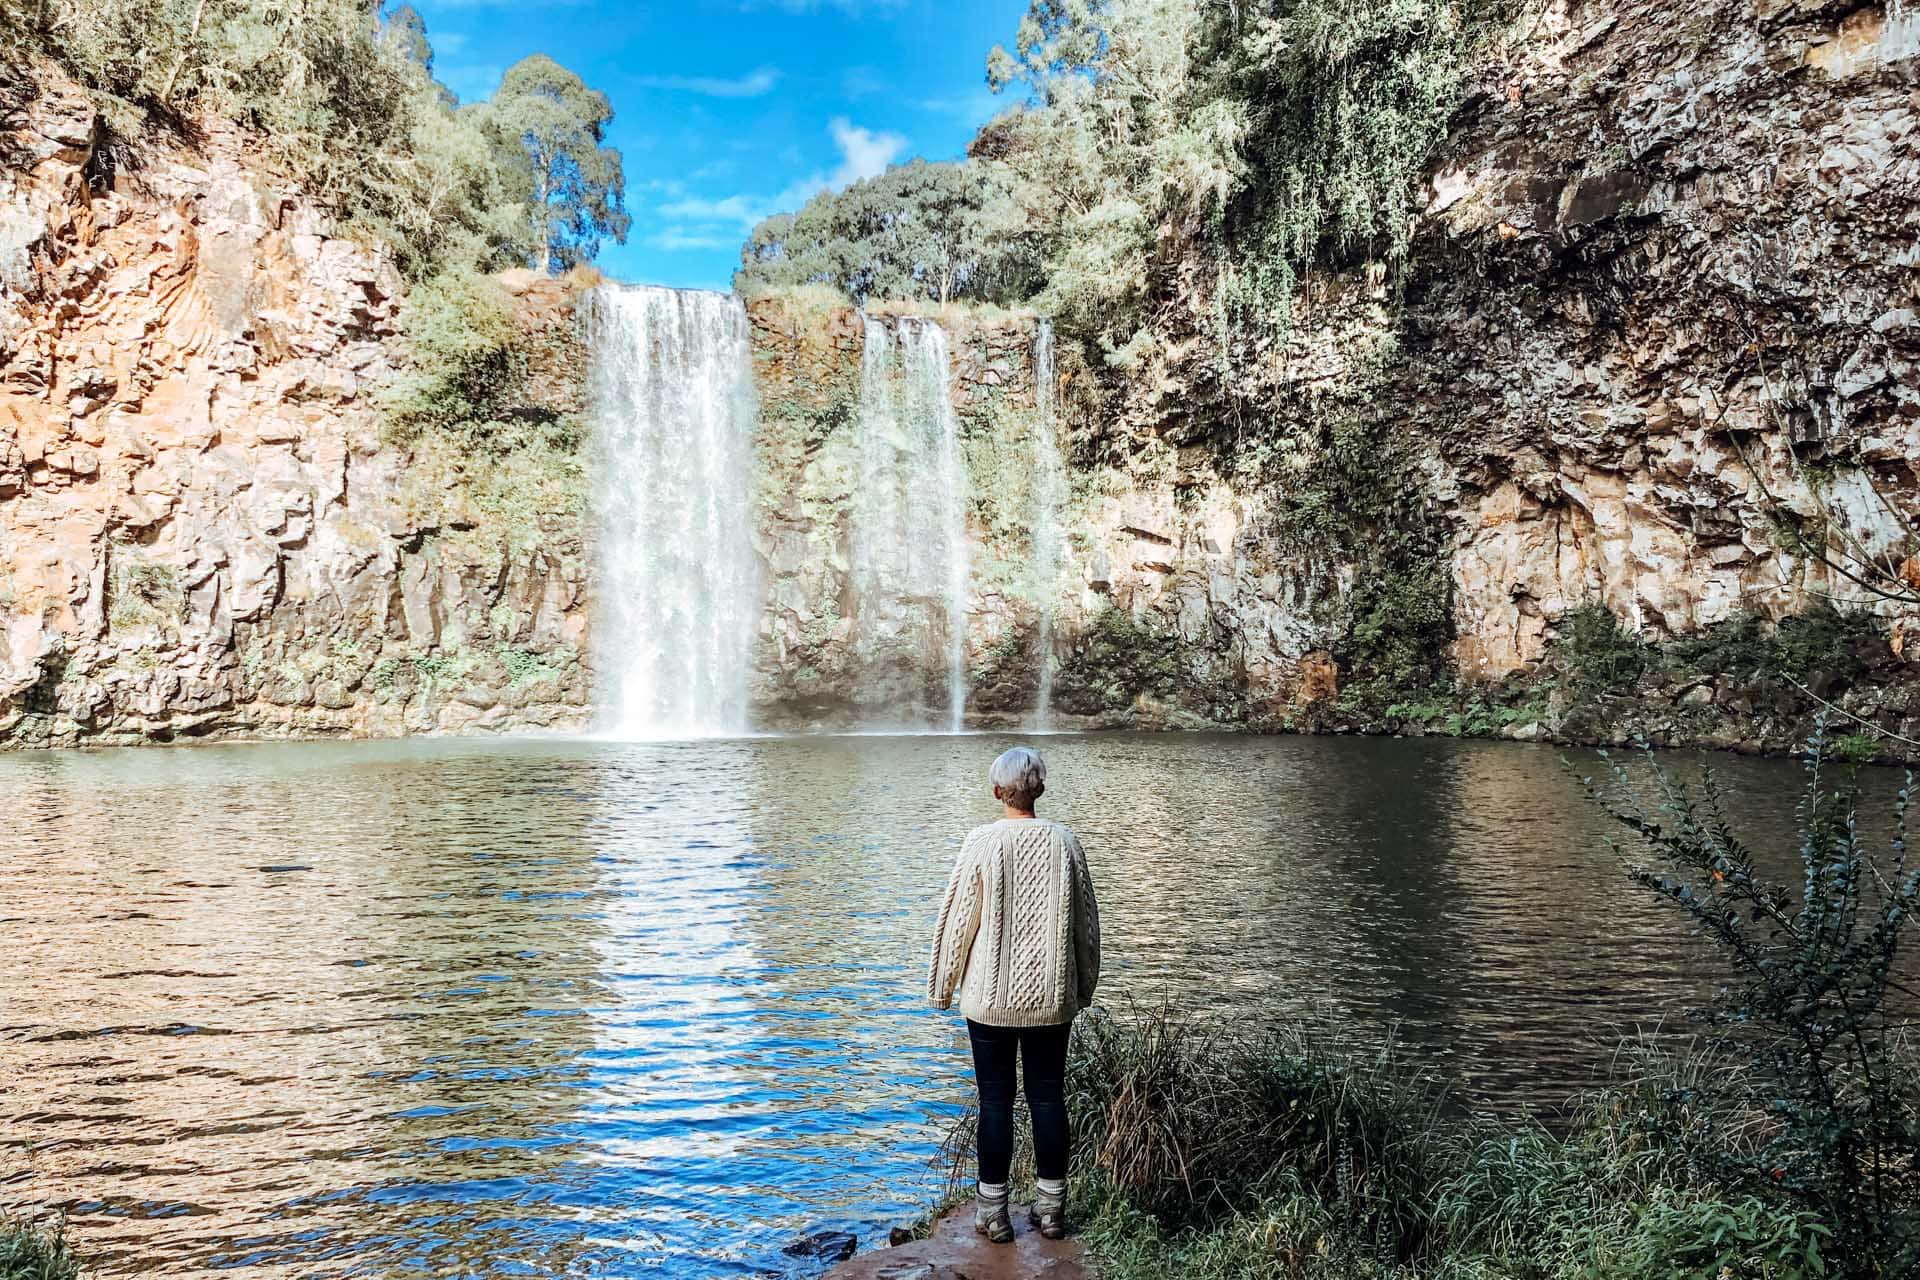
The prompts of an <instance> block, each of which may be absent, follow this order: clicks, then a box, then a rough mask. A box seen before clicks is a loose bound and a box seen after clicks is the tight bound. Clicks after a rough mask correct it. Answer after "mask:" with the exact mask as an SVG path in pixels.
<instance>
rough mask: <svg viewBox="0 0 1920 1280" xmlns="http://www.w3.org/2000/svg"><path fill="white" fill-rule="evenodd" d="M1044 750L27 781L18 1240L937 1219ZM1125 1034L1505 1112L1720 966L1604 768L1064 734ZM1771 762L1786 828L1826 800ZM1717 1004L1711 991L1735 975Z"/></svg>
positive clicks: (54, 766) (6, 892)
mask: <svg viewBox="0 0 1920 1280" xmlns="http://www.w3.org/2000/svg"><path fill="white" fill-rule="evenodd" d="M1004 745H1006V742H1005V741H1003V740H1002V739H999V738H997V737H991V736H974V737H924V738H913V737H895V738H885V737H870V738H830V739H802V740H779V739H761V740H748V741H738V742H727V741H717V742H715V741H709V742H703V743H698V744H687V745H645V746H642V745H628V744H615V743H550V742H549V743H524V742H523V743H471V742H459V743H454V742H446V743H420V744H361V745H318V746H250V747H230V748H226V747H222V748H200V749H191V750H189V749H180V750H149V751H144V752H104V753H98V754H77V753H49V754H39V755H15V756H9V757H0V812H5V813H6V814H8V815H9V816H10V818H11V821H10V822H9V823H8V824H7V825H6V828H5V829H4V830H0V927H3V928H4V934H3V935H0V936H4V938H5V942H6V945H5V947H4V948H3V949H0V1000H3V1001H4V1003H3V1004H0V1054H3V1055H4V1070H3V1071H0V1202H14V1203H20V1204H31V1205H38V1206H64V1207H65V1208H66V1209H67V1210H68V1211H69V1212H70V1213H71V1216H72V1224H73V1228H74V1231H75V1234H76V1236H77V1238H78V1240H79V1242H80V1244H81V1246H82V1247H83V1248H84V1249H85V1250H86V1251H87V1252H88V1253H89V1254H90V1255H92V1257H93V1258H94V1259H95V1260H96V1261H97V1262H98V1263H99V1264H100V1270H101V1273H102V1274H106V1275H136V1274H137V1275H185V1274H195V1273H201V1272H205V1271H209V1270H213V1269H219V1268H242V1269H245V1270H246V1272H247V1274H249V1275H262V1276H265V1275H274V1276H302V1277H307V1276H335V1275H375V1276H413V1275H421V1276H424V1275H444V1276H466V1275H474V1276H513V1275H634V1274H659V1275H671V1276H724V1275H753V1274H761V1273H763V1272H766V1271H772V1272H773V1273H775V1274H780V1273H782V1272H783V1271H784V1270H785V1269H787V1268H790V1267H791V1266H792V1265H793V1264H792V1262H791V1260H789V1259H784V1258H782V1256H781V1255H780V1253H779V1246H780V1245H782V1244H783V1243H785V1242H787V1241H788V1240H790V1239H791V1238H792V1237H793V1235H794V1234H795V1233H796V1232H798V1231H801V1230H803V1229H808V1228H813V1227H819V1226H826V1227H840V1228H848V1229H852V1230H855V1231H857V1232H859V1233H860V1234H861V1236H862V1237H863V1239H865V1240H868V1241H871V1240H872V1239H873V1237H874V1236H875V1235H876V1234H884V1231H885V1228H886V1227H887V1226H888V1225H890V1224H893V1223H895V1222H899V1221H902V1220H905V1219H908V1218H911V1217H913V1216H914V1215H915V1214H917V1213H918V1212H919V1210H920V1209H921V1208H922V1207H923V1205H924V1204H925V1203H926V1201H927V1200H928V1198H929V1197H930V1196H931V1195H932V1194H933V1193H934V1192H935V1190H936V1188H937V1184H938V1181H939V1178H940V1175H939V1174H938V1173H936V1172H935V1171H934V1170H932V1169H931V1168H930V1167H929V1161H930V1158H931V1157H932V1156H933V1154H934V1152H935V1149H936V1146H937V1144H938V1141H939V1138H940V1135H941V1132H942V1129H943V1127H944V1125H945V1124H946V1123H947V1122H948V1121H949V1119H950V1118H951V1117H952V1116H953V1115H954V1114H955V1113H956V1112H957V1110H958V1109H959V1107H960V1106H961V1104H962V1103H963V1101H964V1099H965V1096H966V1090H967V1087H968V1075H967V1067H968V1062H967V1058H966V1056H965V1049H964V1033H963V1030H962V1028H961V1026H960V1024H959V1023H958V1022H957V1021H956V1020H955V1019H953V1018H951V1017H947V1016H940V1015H935V1014H933V1013H930V1012H928V1011H927V1010H926V1009H925V1008H924V1007H923V998H922V984H923V969H922V966H923V956H922V951H923V947H924V943H925V939H926V936H927V933H928V929H929V927H930V924H931V915H932V909H933V906H934V903H935V899H936V896H937V893H938V890H939V888H940V886H941V884H942V882H943V881H944V878H945V875H946V871H947V867H948V864H949V861H950V859H951V858H952V857H953V855H954V852H955V850H956V846H957V839H958V836H959V834H960V833H961V832H962V831H963V830H964V829H965V828H966V827H968V826H969V825H971V824H972V823H975V822H978V821H982V820H985V819H986V818H988V817H990V816H992V815H991V813H990V802H988V800H987V799H986V797H985V796H984V795H983V790H984V787H983V785H982V778H983V775H984V771H985V767H986V764H987V762H988V761H989V760H990V759H991V758H992V756H993V754H994V753H995V752H997V751H999V750H1000V749H1001V748H1002V747H1003V746H1004ZM1044 747H1045V750H1046V752H1047V753H1048V755H1049V757H1050V759H1051V764H1052V769H1053V775H1054V779H1055V791H1056V794H1054V795H1050V796H1049V797H1048V802H1047V808H1048V811H1049V812H1050V813H1052V814H1054V815H1055V816H1058V817H1061V818H1063V819H1065V820H1067V821H1069V822H1071V823H1073V824H1074V825H1075V826H1076V827H1077V828H1078V829H1079V830H1080V832H1081V834H1082V836H1083V839H1084V841H1085V843H1086V845H1087V848H1088V850H1089V851H1090V854H1091V857H1092V860H1093V866H1094V870H1095V875H1096V877H1097V880H1098V884H1099V892H1100V901H1101V906H1102V909H1103V915H1104V922H1105V923H1104V932H1105V937H1106V945H1107V949H1108V950H1107V973H1108V979H1107V981H1106V983H1105V984H1104V985H1103V987H1102V991H1101V995H1102V997H1103V999H1104V1000H1106V1001H1107V1002H1109V1003H1115V1004H1119V1003H1123V1002H1124V1001H1126V1000H1127V999H1128V998H1131V999H1133V1000H1137V1001H1140V1002H1145V1003H1155V1002H1159V1001H1161V1000H1163V999H1164V1000H1168V1001H1171V1002H1172V1003H1174V1004H1176V1005H1180V1006H1185V1007H1188V1008H1191V1009H1194V1010H1198V1011H1201V1012H1204V1013H1206V1014H1209V1015H1211V1016H1217V1017H1227V1018H1234V1019H1239V1020H1243V1021H1245V1022H1249V1023H1251V1022H1258V1021H1261V1020H1266V1019H1272V1018H1278V1017H1282V1016H1286V1015H1289V1014H1294V1013H1300V1012H1304V1011H1314V1012H1317V1014H1318V1015H1319V1016H1323V1017H1332V1018H1335V1019H1338V1020H1341V1021H1343V1022H1345V1023H1346V1024H1347V1025H1348V1026H1349V1027H1350V1028H1352V1029H1354V1030H1355V1031H1356V1032H1357V1034H1360V1035H1362V1036H1364V1037H1378V1036H1380V1035H1382V1034H1384V1031H1385V1028H1387V1027H1388V1026H1389V1025H1392V1024H1395V1023H1398V1024H1400V1026H1401V1035H1402V1037H1403V1038H1404V1039H1405V1040H1407V1041H1408V1042H1409V1044H1410V1047H1411V1049H1412V1050H1413V1052H1415V1053H1416V1054H1417V1055H1419V1056H1420V1057H1421V1058H1422V1059H1423V1060H1425V1061H1427V1062H1430V1063H1432V1064H1434V1065H1435V1066H1436V1067H1437V1068H1438V1069H1441V1070H1444V1071H1447V1072H1449V1073H1452V1074H1454V1075H1456V1076H1458V1077H1459V1078H1460V1080H1461V1081H1462V1082H1463V1085H1464V1088H1465V1090H1466V1091H1467V1094H1468V1096H1469V1097H1472V1098H1476V1099H1479V1100H1481V1101H1483V1102H1494V1103H1498V1104H1502V1105H1507V1104H1511V1103H1513V1102H1514V1101H1515V1100H1516V1099H1525V1100H1532V1101H1535V1102H1541V1103H1547V1102H1551V1101H1552V1100H1554V1099H1557V1098H1560V1097H1563V1096H1564V1095H1565V1094H1567V1093H1568V1092H1569V1091H1571V1090H1574V1089H1577V1088H1579V1087H1582V1086H1584V1085H1586V1084H1588V1083H1589V1082H1590V1080H1591V1078H1592V1073H1593V1071H1594V1069H1595V1066H1596V1064H1598V1063H1601V1062H1603V1061H1604V1059H1605V1057H1606V1049H1605V1043H1606V1039H1607V1036H1608V1034H1609V1031H1608V1029H1609V1028H1610V1027H1611V1026H1614V1025H1616V1024H1621V1023H1626V1022H1631V1021H1634V1020H1645V1019H1650V1018H1652V1017H1654V1016H1657V1015H1658V1014H1659V1013H1660V1012H1661V1011H1663V1010H1665V1011H1677V1010H1684V1009H1685V1008H1686V1007H1688V1005H1689V1004H1691V1003H1694V1002H1696V1001H1697V999H1698V997H1699V996H1700V995H1701V994H1702V992H1703V989H1704V987H1705V985H1706V984H1705V981H1704V979H1702V978H1701V977H1699V976H1698V975H1699V974H1700V973H1701V971H1702V968H1701V963H1700V961H1701V955H1700V952H1699V951H1698V950H1697V947H1698V945H1699V944H1698V943H1697V942H1694V941H1691V940H1689V939H1688V938H1687V936H1686V934H1685V931H1684V929H1683V928H1681V927H1679V926H1678V925H1677V923H1676V922H1675V921H1674V920H1673V919H1671V918H1670V917H1668V916H1667V915H1665V914H1663V913H1662V912H1660V911H1659V910H1658V909H1657V908H1655V907H1653V906H1652V905H1651V904H1648V903H1644V902H1642V901H1641V900H1640V899H1639V898H1638V897H1637V896H1636V895H1635V893H1634V891H1632V890H1631V889H1630V888H1626V887H1623V881H1622V874H1621V868H1620V865H1619V863H1618V861H1617V860H1616V858H1615V856H1614V855H1613V854H1612V853H1610V852H1609V851H1608V849H1607V847H1606V845H1605V843H1604V836H1605V835H1606V834H1607V832H1606V824H1605V821H1604V819H1602V818H1601V817H1599V816H1598V815H1597V814H1596V813H1595V812H1594V811H1593V810H1592V809H1591V808H1590V807H1589V805H1588V804H1587V802H1586V800H1585V799H1584V798H1583V797H1582V796H1581V794H1580V792H1579V788H1578V786H1577V784H1576V783H1575V782H1574V780H1573V779H1572V778H1571V777H1570V775H1569V774H1568V773H1567V772H1566V770H1565V767H1564V766H1563V765H1562V763H1561V761H1560V757H1559V755H1558V754H1557V753H1555V752H1552V751H1548V750H1540V749H1530V748H1526V747H1519V746H1504V745H1487V744H1471V743H1453V742H1392V741H1344V740H1327V739H1310V738H1280V739H1260V738H1215V737H1202V736H1173V735H1170V736H1156V737H1135V736H1118V735H1114V736H1097V737H1070V736H1057V737H1050V738H1048V739H1046V741H1045V743H1044ZM1724 767H1725V768H1726V769H1727V771H1728V772H1729V773H1730V775H1731V781H1732V783H1733V791H1734V793H1735V796H1736V797H1737V801H1738V803H1739V805H1740V807H1741V809H1742V811H1743V812H1744V813H1746V814H1747V815H1748V816H1749V817H1750V818H1751V819H1752V822H1751V826H1750V829H1751V830H1753V831H1754V832H1755V833H1756V834H1757V835H1759V836H1761V837H1763V838H1765V837H1768V836H1769V835H1772V836H1775V837H1777V836H1778V835H1779V834H1780V833H1781V832H1783V831H1784V830H1785V829H1786V826H1787V824H1788V823H1789V822H1790V820H1791V806H1792V803H1793V799H1794V791H1795V787H1796V785H1797V775H1796V771H1795V766H1793V765H1792V764H1788V763H1780V762H1756V761H1739V760H1732V761H1727V762H1725V765H1724ZM1689 975H1692V976H1689Z"/></svg>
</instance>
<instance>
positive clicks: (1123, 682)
mask: <svg viewBox="0 0 1920 1280" xmlns="http://www.w3.org/2000/svg"><path fill="white" fill-rule="evenodd" d="M1180 685H1181V679H1180V661H1179V651H1178V646H1177V643H1176V642H1175V640H1174V639H1173V638H1172V637H1170V636H1166V635H1162V634H1160V633H1159V632H1156V631H1153V630H1150V629H1149V628H1147V627H1144V626H1142V625H1141V624H1140V623H1138V622H1136V621H1135V620H1134V618H1133V615H1132V614H1130V613H1128V612H1127V611H1126V610H1124V609H1116V608H1114V607H1112V606H1111V605H1109V606H1108V607H1107V608H1105V609H1103V610H1101V611H1100V612H1099V613H1098V614H1096V615H1094V618H1093V621H1092V622H1091V623H1090V624H1089V625H1088V627H1087V629H1086V631H1085V632H1083V633H1082V634H1081V635H1080V636H1079V637H1078V638H1077V639H1076V640H1075V641H1074V646H1073V654H1072V656H1071V657H1070V658H1069V659H1068V660H1067V661H1065V662H1063V663H1062V664H1061V666H1060V671H1059V674H1058V675H1057V676H1056V677H1055V679H1054V686H1053V699H1054V705H1056V706H1058V707H1059V708H1060V709H1061V710H1062V711H1066V712H1069V713H1071V714H1073V715H1098V714H1100V713H1101V712H1103V711H1123V710H1125V709H1126V708H1127V707H1130V706H1132V705H1133V702H1134V699H1136V698H1137V697H1139V696H1140V695H1141V694H1146V695H1148V696H1150V697H1154V698H1162V699H1165V698H1172V697H1174V696H1175V695H1176V694H1178V693H1179V691H1180Z"/></svg>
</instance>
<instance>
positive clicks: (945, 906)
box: [927, 840, 980, 1009]
mask: <svg viewBox="0 0 1920 1280" xmlns="http://www.w3.org/2000/svg"><path fill="white" fill-rule="evenodd" d="M979 928H980V868H979V863H978V861H977V860H976V859H975V858H974V857H973V841H971V840H969V841H967V843H966V845H965V846H964V847H962V848H961V850H960V858H959V860H958V861H956V862H955V863H954V864H953V874H952V875H950V876H948V877H947V893H946V897H945V898H944V899H943V900H942V901H941V903H940V920H939V923H937V924H936V925H935V926H934V929H933V956H932V959H931V960H930V961H929V963H928V965H927V999H928V1000H929V1001H931V1002H932V1004H933V1007H934V1008H936V1009H950V1008H952V1007H953V993H954V991H955V990H956V989H957V988H958V987H959V986H960V980H961V978H962V977H964V976H965V974H966V969H967V953H968V952H969V951H971V950H972V949H973V935H974V933H975V931H976V930H978V929H979Z"/></svg>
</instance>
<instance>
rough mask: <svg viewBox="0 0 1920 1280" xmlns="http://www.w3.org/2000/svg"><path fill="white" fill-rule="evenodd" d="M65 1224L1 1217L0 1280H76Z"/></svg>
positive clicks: (75, 1261)
mask: <svg viewBox="0 0 1920 1280" xmlns="http://www.w3.org/2000/svg"><path fill="white" fill-rule="evenodd" d="M79 1276H80V1262H79V1259H77V1258H75V1257H74V1256H73V1250H72V1249H70V1248H68V1247H67V1238H66V1229H65V1225H64V1224H63V1223H61V1222H59V1221H58V1220H55V1221H53V1222H50V1223H36V1222H33V1221H30V1220H28V1219H26V1218H16V1217H10V1216H7V1215H5V1214H0V1280H78V1278H79Z"/></svg>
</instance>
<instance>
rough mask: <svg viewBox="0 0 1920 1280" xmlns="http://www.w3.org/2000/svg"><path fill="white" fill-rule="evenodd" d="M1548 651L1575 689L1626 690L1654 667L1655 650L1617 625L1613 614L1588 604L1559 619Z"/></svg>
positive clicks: (1605, 607)
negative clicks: (1555, 634) (1556, 633)
mask: <svg viewBox="0 0 1920 1280" xmlns="http://www.w3.org/2000/svg"><path fill="white" fill-rule="evenodd" d="M1559 632H1560V634H1559V635H1558V636H1556V637H1555V638H1554V641H1553V644H1552V645H1551V647H1550V652H1551V654H1552V656H1553V658H1554V660H1555V661H1556V663H1557V664H1558V665H1559V666H1560V667H1561V668H1562V669H1563V670H1565V671H1566V673H1567V677H1568V681H1569V683H1570V684H1572V685H1573V686H1574V687H1575V688H1576V689H1581V690H1584V691H1587V692H1592V693H1611V692H1618V691H1620V690H1624V689H1628V688H1631V687H1632V686H1633V683H1634V682H1635V681H1636V680H1638V679H1639V678H1640V677H1641V676H1643V675H1645V674H1646V673H1647V670H1648V668H1650V667H1651V666H1652V665H1653V658H1654V650H1653V648H1652V647H1651V646H1650V645H1647V644H1645V643H1643V642H1642V641H1641V640H1639V639H1637V638H1636V637H1635V636H1633V635H1632V634H1631V633H1629V632H1628V631H1627V629H1626V628H1625V627H1623V626H1621V625H1620V620H1619V619H1618V618H1616V617H1614V616H1613V611H1612V610H1610V609H1608V608H1607V606H1605V605H1604V604H1601V603H1599V602H1598V601H1589V602H1588V603H1586V604H1583V605H1581V606H1580V607H1579V608H1577V609H1575V610H1573V611H1572V612H1571V613H1569V614H1567V615H1566V616H1565V617H1564V618H1562V619H1561V620H1560V623H1559Z"/></svg>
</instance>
